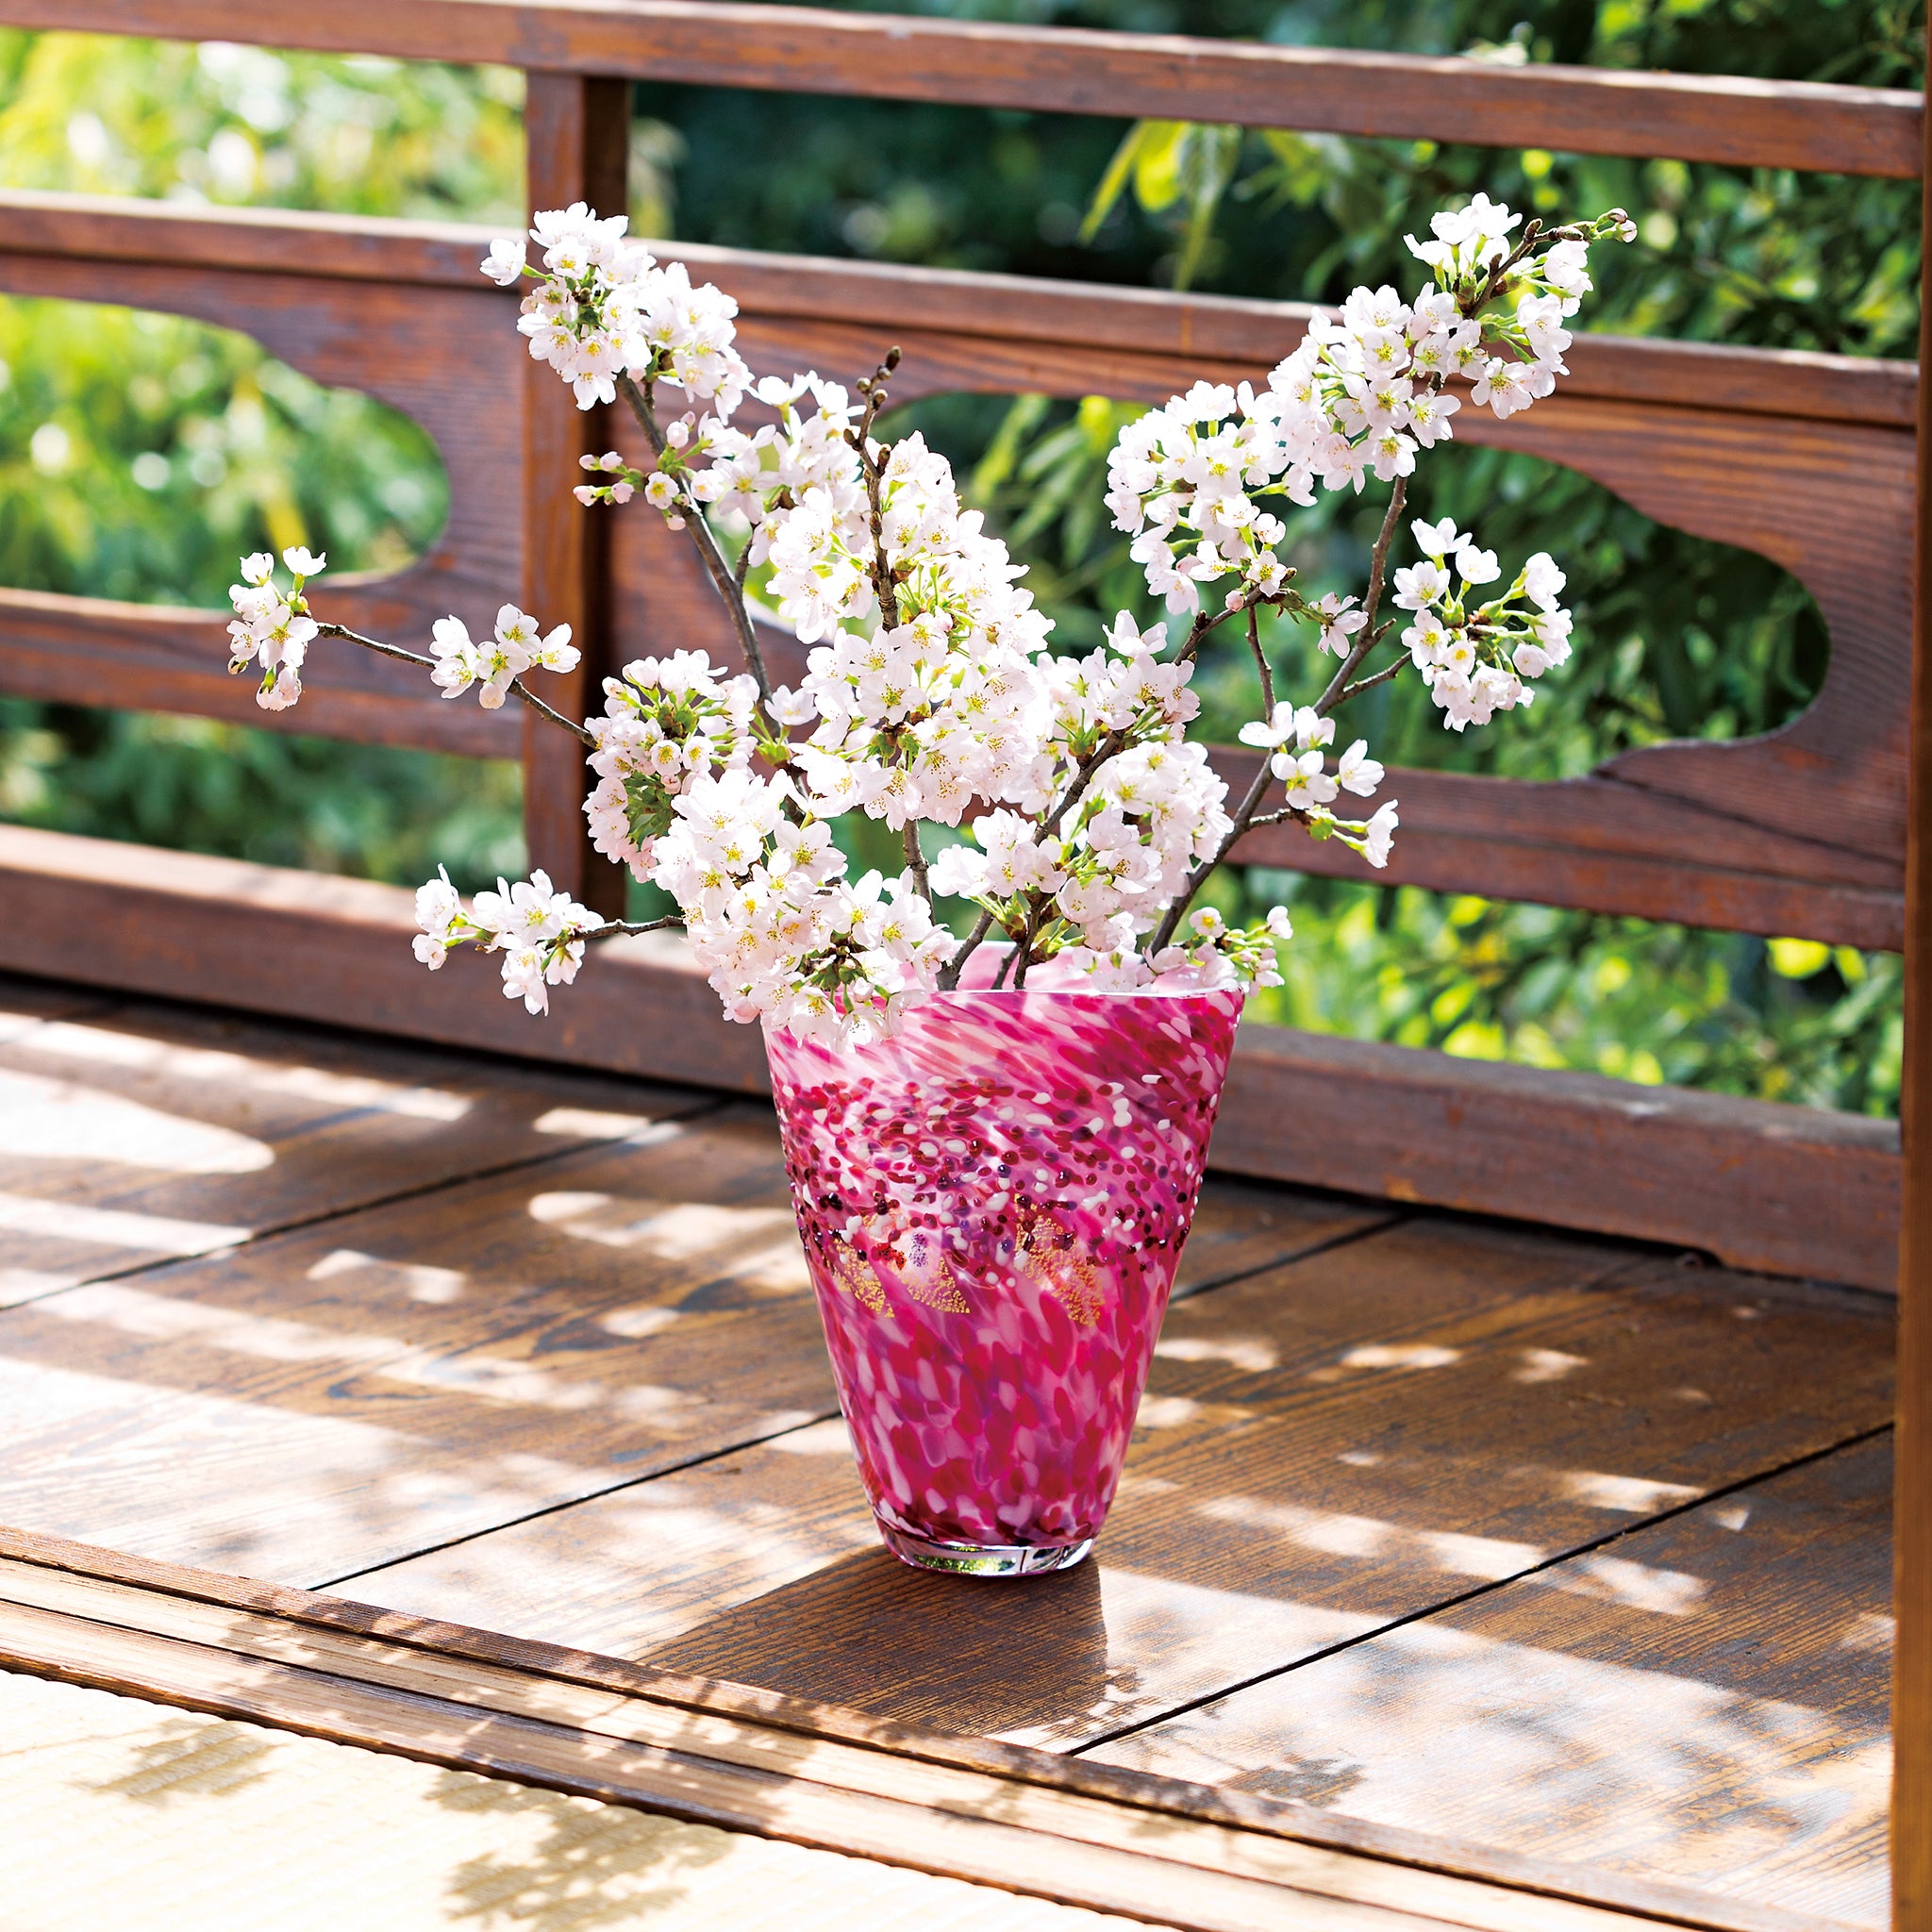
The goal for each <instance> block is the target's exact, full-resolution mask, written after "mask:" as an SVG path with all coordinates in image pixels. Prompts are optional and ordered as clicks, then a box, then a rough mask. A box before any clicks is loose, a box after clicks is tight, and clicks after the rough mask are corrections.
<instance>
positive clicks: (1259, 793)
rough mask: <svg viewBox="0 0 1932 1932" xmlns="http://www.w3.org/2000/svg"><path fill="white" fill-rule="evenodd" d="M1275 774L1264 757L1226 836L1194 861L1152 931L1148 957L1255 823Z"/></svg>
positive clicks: (1162, 943) (1166, 939)
mask: <svg viewBox="0 0 1932 1932" xmlns="http://www.w3.org/2000/svg"><path fill="white" fill-rule="evenodd" d="M1273 782H1274V772H1273V770H1272V769H1271V767H1270V764H1269V761H1268V760H1267V759H1266V758H1263V759H1262V760H1261V769H1260V770H1259V771H1258V772H1257V773H1256V774H1255V782H1254V783H1253V784H1252V785H1250V786H1249V787H1248V795H1247V796H1246V797H1245V798H1243V799H1242V800H1241V808H1240V809H1239V810H1238V811H1237V812H1236V813H1235V815H1234V818H1233V820H1232V822H1231V823H1230V824H1229V825H1228V828H1227V836H1226V837H1225V838H1224V839H1223V840H1222V841H1221V843H1220V844H1219V845H1217V846H1216V847H1215V848H1214V855H1213V857H1212V858H1202V859H1197V860H1196V861H1195V863H1194V868H1193V870H1192V871H1191V872H1190V873H1189V874H1188V877H1187V883H1186V884H1185V885H1184V886H1183V887H1182V888H1181V890H1180V891H1179V893H1178V894H1177V895H1176V896H1175V898H1174V903H1173V904H1172V905H1171V906H1169V907H1168V908H1167V913H1166V916H1165V917H1164V918H1163V919H1162V920H1161V922H1160V924H1158V926H1156V927H1155V929H1154V937H1153V938H1152V939H1151V940H1149V941H1148V942H1147V953H1148V957H1149V958H1152V957H1153V955H1155V954H1156V953H1158V952H1159V951H1160V949H1161V948H1162V947H1163V946H1165V945H1167V944H1168V943H1169V942H1170V941H1172V940H1173V938H1174V933H1175V931H1176V930H1177V929H1178V927H1179V925H1180V923H1181V921H1182V920H1183V919H1184V918H1186V917H1187V911H1188V908H1189V907H1190V906H1191V905H1192V904H1193V903H1194V894H1195V893H1196V892H1198V891H1200V890H1201V888H1202V886H1203V885H1205V884H1206V883H1207V879H1208V874H1209V873H1211V872H1212V871H1213V870H1214V868H1215V867H1216V866H1217V865H1219V864H1220V863H1221V861H1222V860H1223V859H1224V858H1226V857H1227V855H1228V854H1229V853H1230V852H1231V851H1233V849H1234V848H1235V846H1236V844H1238V843H1239V842H1240V841H1241V837H1242V835H1243V834H1244V833H1245V832H1246V831H1247V830H1248V828H1249V826H1250V825H1251V824H1253V822H1254V817H1255V808H1256V807H1257V806H1258V805H1259V804H1260V803H1261V801H1262V799H1263V798H1265V797H1266V796H1267V794H1268V787H1269V786H1270V785H1271V784H1272V783H1273Z"/></svg>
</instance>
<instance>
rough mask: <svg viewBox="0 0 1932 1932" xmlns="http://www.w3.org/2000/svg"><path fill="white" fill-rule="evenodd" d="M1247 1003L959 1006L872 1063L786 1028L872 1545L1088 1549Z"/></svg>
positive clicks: (1102, 1513) (1098, 998)
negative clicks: (875, 1534) (875, 1537)
mask: <svg viewBox="0 0 1932 1932" xmlns="http://www.w3.org/2000/svg"><path fill="white" fill-rule="evenodd" d="M1240 1013H1241V995H1240V994H1239V993H1235V992H1226V991H1221V992H1197V993H1187V994H1178V995H1154V994H1132V995H1113V994H1101V993H1069V992H1056V991H1032V990H1031V989H1028V990H1027V991H1022V992H1010V991H1008V992H966V991H961V992H951V993H941V994H939V995H937V996H936V997H934V998H933V999H931V1000H929V1001H927V1002H926V1003H925V1004H924V1005H923V1006H921V1007H918V1008H914V1009H913V1011H912V1012H911V1013H910V1014H909V1015H908V1019H907V1024H906V1026H905V1030H904V1031H903V1032H902V1033H901V1034H900V1035H898V1037H896V1038H895V1039H892V1040H890V1041H881V1042H877V1043H874V1044H873V1045H871V1046H867V1047H863V1048H860V1049H858V1051H857V1052H855V1053H851V1054H841V1053H839V1052H837V1051H835V1050H833V1049H831V1048H829V1047H825V1046H821V1045H818V1044H816V1043H813V1042H810V1041H800V1040H797V1039H794V1038H793V1037H792V1036H791V1034H790V1033H786V1032H782V1031H772V1030H768V1031H767V1033H766V1037H765V1045H766V1051H767V1055H768V1058H769V1059H770V1061H771V1068H772V1088H773V1092H774V1096H775V1098H776V1100H777V1105H778V1122H779V1125H780V1127H781V1129H782V1130H783V1134H784V1140H785V1165H786V1171H787V1173H788V1174H789V1175H790V1176H791V1197H792V1203H793V1206H794V1208H795V1209H796V1212H797V1216H798V1232H799V1235H800V1237H801V1239H802V1240H803V1241H804V1243H805V1253H806V1259H807V1262H808V1265H809V1267H810V1271H811V1278H812V1284H813V1287H814V1288H815V1289H816V1291H817V1293H818V1304H819V1312H820V1314H821V1316H822V1317H823V1318H824V1326H825V1341H826V1344H827V1346H828V1347H829V1349H830V1351H831V1357H832V1368H833V1372H834V1374H835V1375H836V1377H837V1380H838V1386H839V1401H840V1406H841V1408H842V1409H843V1410H844V1413H845V1422H846V1426H847V1427H848V1428H849V1430H850V1431H851V1435H852V1446H853V1449H854V1452H855V1453H856V1455H857V1457H858V1469H859V1474H860V1475H861V1477H862V1478H863V1480H864V1483H865V1489H866V1494H867V1496H868V1497H869V1498H870V1500H871V1503H872V1507H873V1513H874V1516H875V1517H876V1519H877V1521H878V1525H879V1533H880V1535H881V1536H882V1537H883V1538H884V1540H885V1541H886V1544H887V1546H888V1547H889V1548H890V1549H891V1551H892V1552H893V1554H894V1555H896V1556H898V1557H901V1558H903V1559H904V1560H905V1561H906V1562H908V1563H912V1564H916V1565H918V1566H920V1567H922V1568H925V1569H935V1570H954V1571H962V1572H967V1573H970V1574H977V1575H1001V1576H1010V1575H1022V1574H1034V1573H1038V1572H1041V1571H1046V1570H1059V1569H1065V1568H1067V1567H1069V1566H1070V1565H1072V1564H1074V1563H1077V1562H1078V1561H1079V1560H1080V1559H1081V1557H1084V1556H1085V1555H1086V1554H1087V1552H1088V1551H1089V1549H1091V1547H1092V1542H1093V1538H1094V1536H1095V1535H1096V1534H1097V1532H1098V1531H1099V1529H1100V1525H1101V1524H1102V1523H1103V1522H1104V1521H1105V1520H1106V1516H1107V1512H1108V1506H1109V1505H1110V1504H1111V1503H1112V1501H1113V1494H1114V1490H1115V1487H1116V1486H1117V1485H1118V1483H1119V1481H1120V1474H1121V1463H1122V1460H1123V1458H1124V1457H1125V1455H1126V1448H1127V1438H1128V1436H1129V1435H1130V1434H1131V1433H1132V1431H1133V1426H1134V1416H1135V1412H1136V1410H1137V1409H1138V1408H1139V1407H1140V1404H1141V1390H1142V1389H1143V1388H1144V1387H1145V1385H1146V1381H1147V1368H1148V1363H1149V1361H1150V1359H1151V1358H1152V1356H1153V1353H1154V1342H1155V1338H1156V1336H1157V1335H1158V1333H1159V1329H1160V1321H1161V1316H1162V1315H1163V1313H1164V1312H1165V1310H1166V1307H1167V1296H1168V1290H1169V1289H1170V1288H1171V1287H1172V1285H1173V1282H1174V1267H1175V1264H1176V1263H1177V1262H1178V1261H1179V1259H1180V1253H1181V1246H1182V1243H1183V1242H1184V1241H1186V1240H1187V1236H1188V1228H1189V1225H1190V1224H1191V1221H1192V1219H1193V1212H1194V1201H1195V1198H1196V1195H1197V1194H1198V1192H1199V1191H1200V1185H1201V1171H1202V1168H1203V1166H1204V1165H1205V1163H1206V1160H1207V1155H1208V1134H1209V1132H1210V1130H1211V1129H1212V1127H1213V1124H1214V1112H1215V1108H1216V1107H1217V1106H1218V1105H1219V1103H1220V1099H1221V1089H1222V1083H1223V1081H1224V1078H1225V1077H1226V1074H1227V1059H1228V1054H1229V1052H1230V1050H1231V1049H1232V1047H1233V1044H1234V1030H1235V1022H1236V1020H1237V1019H1238V1018H1239V1017H1240Z"/></svg>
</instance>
